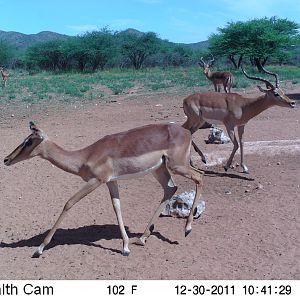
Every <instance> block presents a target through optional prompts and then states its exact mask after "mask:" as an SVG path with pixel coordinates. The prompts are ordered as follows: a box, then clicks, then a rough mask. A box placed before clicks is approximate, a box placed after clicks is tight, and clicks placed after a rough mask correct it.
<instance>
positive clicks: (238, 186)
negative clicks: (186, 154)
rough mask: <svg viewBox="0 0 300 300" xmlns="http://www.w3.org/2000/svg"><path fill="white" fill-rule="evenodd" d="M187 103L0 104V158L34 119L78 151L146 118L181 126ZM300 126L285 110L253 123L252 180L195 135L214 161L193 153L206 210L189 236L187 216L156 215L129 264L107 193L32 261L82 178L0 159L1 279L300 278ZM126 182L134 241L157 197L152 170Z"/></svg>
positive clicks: (44, 165)
mask: <svg viewBox="0 0 300 300" xmlns="http://www.w3.org/2000/svg"><path fill="white" fill-rule="evenodd" d="M299 90H300V89H298V91H297V92H299ZM182 99H183V95H174V96H166V95H163V94H159V93H157V94H152V95H151V94H149V95H134V94H131V95H125V96H124V95H123V96H118V97H113V101H116V102H112V103H104V104H100V103H90V104H89V105H84V106H81V105H78V104H77V105H76V108H75V105H69V106H64V107H52V106H44V107H38V106H37V107H35V108H34V109H33V108H31V109H27V110H26V108H20V109H18V110H16V109H15V108H12V107H9V106H5V107H1V116H2V118H1V121H0V122H1V123H0V124H1V126H0V134H1V138H2V141H1V144H0V153H1V157H2V158H4V157H5V156H6V155H7V154H9V153H10V152H11V151H12V150H13V149H14V148H15V147H16V146H17V145H18V144H19V143H20V142H21V141H23V139H24V138H25V137H26V136H27V135H28V134H29V130H28V122H29V121H30V120H35V121H37V123H38V125H39V126H40V127H41V128H42V129H44V131H45V132H46V133H47V134H48V135H49V136H50V138H52V140H54V141H55V142H57V143H58V144H59V145H61V146H63V147H64V148H66V149H69V150H74V149H78V148H80V147H83V146H85V145H88V144H90V143H92V142H94V141H95V140H97V139H98V138H100V137H102V136H104V135H105V134H110V133H115V132H118V131H122V130H126V129H129V128H133V127H136V126H140V125H144V124H148V123H157V122H166V121H174V122H178V123H180V124H182V123H183V122H184V120H185V118H184V113H183V110H182V108H181V107H182ZM96 104H97V105H96ZM298 107H299V104H298ZM12 114H13V115H14V116H13V117H11V115H12ZM299 122H300V110H299V108H297V109H294V110H292V109H284V108H278V107H277V108H271V109H269V110H268V111H265V112H264V113H262V114H261V115H259V116H258V117H256V118H255V119H254V120H251V121H250V122H249V124H248V125H247V126H246V131H245V135H244V137H245V141H246V142H249V143H246V146H245V148H246V156H245V160H246V163H247V165H248V167H249V170H250V175H245V174H242V173H240V170H239V169H237V170H230V171H229V172H228V173H224V171H223V169H222V165H221V164H218V163H220V162H222V161H224V159H226V158H227V157H228V156H229V154H230V151H231V146H232V145H231V144H230V145H205V143H204V139H205V138H207V135H208V133H209V131H208V130H203V131H201V132H200V131H198V132H197V133H196V134H195V140H196V141H197V143H198V144H199V145H201V146H202V149H203V150H204V152H205V153H206V154H207V156H208V158H209V161H208V162H209V164H208V166H204V165H203V164H201V162H200V161H199V158H198V157H197V155H196V154H195V152H193V161H194V162H195V163H196V164H197V165H198V166H199V167H201V168H203V169H204V170H206V176H205V187H204V193H203V199H204V200H205V201H206V210H205V212H204V214H203V215H202V216H201V218H200V219H198V220H195V221H194V223H193V231H192V233H191V234H190V235H189V236H188V237H186V238H185V237H184V224H185V220H184V219H179V218H172V217H163V218H159V220H158V221H157V223H156V226H155V230H154V232H153V234H152V235H151V236H150V238H149V240H148V242H147V244H146V246H145V247H141V246H137V245H131V254H130V256H129V257H123V256H122V255H121V254H120V250H121V246H122V241H121V238H120V233H119V228H118V226H117V221H116V218H115V215H114V211H113V208H112V205H111V202H110V198H109V194H108V191H107V188H106V187H105V186H103V187H100V188H98V189H97V190H96V191H94V192H93V193H92V194H90V195H89V196H87V197H86V198H84V199H83V200H82V201H81V202H79V203H78V204H77V205H75V206H74V207H73V208H72V210H71V211H70V212H69V214H68V216H67V217H66V219H65V220H64V222H63V224H62V226H61V228H60V229H59V230H58V231H57V233H56V234H55V236H54V239H53V241H52V242H51V244H50V247H48V248H47V249H46V250H45V252H44V253H43V255H42V256H41V257H40V258H39V259H34V258H31V255H32V253H33V252H34V250H35V248H36V247H37V246H38V245H39V244H40V243H41V242H42V240H43V237H44V236H45V234H46V233H47V231H48V230H49V229H50V228H51V226H52V225H53V224H54V222H55V220H56V218H57V217H58V215H59V213H60V211H61V209H62V208H63V206H64V204H65V202H66V201H67V199H68V197H70V196H72V195H73V194H74V193H75V191H77V190H78V189H79V188H80V186H81V185H82V183H83V182H82V181H81V179H80V178H79V177H76V176H74V175H70V174H67V173H65V172H63V171H61V170H60V169H57V168H55V167H53V166H52V165H51V164H50V163H49V162H47V161H44V160H41V159H39V158H34V159H32V160H30V161H26V162H22V163H19V164H17V165H14V166H12V167H6V166H4V165H3V164H1V165H0V176H1V177H0V178H1V181H0V192H1V202H0V221H1V226H0V241H1V244H0V263H1V276H0V278H1V279H300V251H299V250H300V249H299V245H300V243H299V241H300V236H299V219H300V217H299V216H300V211H299V207H300V206H299V192H300V179H299V178H300V156H299V154H300V150H299V147H300V141H299V138H300V127H299ZM258 141H260V143H257V142H258ZM272 141H276V142H274V144H273V146H274V147H272ZM218 158H219V159H220V160H218ZM238 158H239V155H237V156H236V160H237V161H238ZM216 162H217V164H216ZM175 181H176V183H177V185H178V186H179V189H178V193H181V192H183V191H189V190H191V189H193V188H194V186H193V184H192V182H190V181H189V180H186V179H183V178H181V177H178V176H175ZM119 185H120V194H121V202H122V211H123V218H124V222H125V225H126V229H127V232H128V234H129V236H130V237H135V236H138V235H140V234H141V233H142V232H143V230H144V228H145V226H146V224H147V222H148V220H149V219H150V217H151V216H152V214H153V212H154V210H155V209H156V207H157V206H158V204H159V202H160V199H161V197H162V190H161V188H160V187H159V185H158V183H157V182H156V181H155V179H154V178H153V177H152V176H151V175H147V176H145V177H143V178H140V179H136V180H131V181H121V182H119Z"/></svg>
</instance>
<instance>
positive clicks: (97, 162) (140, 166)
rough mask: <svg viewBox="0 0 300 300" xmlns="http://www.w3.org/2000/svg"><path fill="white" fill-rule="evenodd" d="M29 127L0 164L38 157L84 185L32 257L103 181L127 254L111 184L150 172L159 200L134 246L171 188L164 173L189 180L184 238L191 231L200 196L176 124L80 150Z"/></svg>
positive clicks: (186, 137) (185, 135)
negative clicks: (68, 148) (190, 199)
mask: <svg viewBox="0 0 300 300" xmlns="http://www.w3.org/2000/svg"><path fill="white" fill-rule="evenodd" d="M30 129H31V131H32V133H31V134H30V135H29V136H28V137H27V138H26V139H25V140H24V141H23V142H22V143H21V144H20V145H19V146H18V147H17V148H16V149H15V150H14V151H13V152H12V153H11V154H10V155H8V156H7V157H6V158H5V159H4V163H5V165H7V166H9V165H12V164H15V163H17V162H20V161H23V160H26V159H29V158H32V157H34V156H40V157H41V158H44V159H46V160H49V161H50V162H51V163H52V164H54V165H56V166H57V167H59V168H61V169H62V170H64V171H66V172H69V173H72V174H76V175H79V176H80V177H81V178H82V179H83V180H84V181H86V184H85V185H84V186H83V187H82V188H81V189H80V190H79V191H78V192H77V193H76V194H75V195H74V196H72V197H71V198H70V199H69V200H68V202H67V203H66V204H65V206H64V209H63V211H62V213H61V215H60V216H59V218H58V219H57V221H56V223H55V224H54V226H53V228H52V229H51V230H50V232H49V233H48V235H47V236H46V238H45V239H44V241H43V242H42V244H41V245H40V246H39V247H38V249H37V250H36V251H35V253H34V254H33V257H39V256H40V255H41V254H42V252H43V249H44V247H45V246H46V245H47V244H49V242H50V241H51V239H52V236H53V235H54V233H55V231H56V229H57V228H58V226H59V225H60V223H61V221H62V219H63V217H64V216H65V214H66V212H67V211H68V210H69V209H70V208H71V207H72V206H73V205H74V204H76V203H77V202H78V201H79V200H81V199H82V198H83V197H85V196H86V195H87V194H89V193H91V192H92V191H93V190H95V189H96V188H97V187H99V186H100V185H101V184H103V183H106V185H107V187H108V189H109V192H110V196H111V200H112V204H113V207H114V210H115V213H116V216H117V220H118V223H119V227H120V231H121V235H122V239H123V251H122V254H123V255H125V256H127V255H129V252H130V251H129V248H128V244H129V239H128V236H127V234H126V231H125V228H124V223H123V220H122V215H121V207H120V200H119V198H120V197H119V191H118V184H117V180H118V179H130V178H134V177H139V176H142V175H145V174H146V173H150V172H151V173H152V174H153V175H154V177H155V178H156V179H157V181H158V182H159V183H160V184H161V186H162V187H163V189H164V197H163V199H162V201H161V203H160V205H159V207H158V208H157V210H156V211H155V213H154V215H153V217H152V218H151V220H150V221H149V223H148V225H147V227H146V229H145V231H144V233H143V235H142V236H141V237H140V238H139V239H138V241H137V242H138V243H139V244H142V245H144V244H145V242H146V239H147V238H148V237H149V235H150V234H151V232H152V231H153V229H154V221H155V220H156V219H157V218H158V216H159V215H160V213H161V212H162V211H163V209H164V207H165V205H166V204H167V202H168V200H169V199H170V198H171V197H172V196H173V195H174V193H175V192H176V190H177V186H176V185H175V183H174V181H173V179H172V177H171V174H170V172H172V173H174V174H178V175H182V176H184V177H186V178H190V179H191V180H193V181H194V182H195V184H196V195H195V198H194V202H193V206H192V209H191V212H190V215H189V217H188V218H187V222H186V226H185V235H187V234H189V233H190V231H191V230H192V220H193V212H194V210H195V209H196V207H197V204H198V202H199V199H200V196H201V192H202V186H203V182H202V178H203V173H202V172H201V171H199V170H197V169H194V168H193V167H191V166H190V150H191V134H190V132H189V131H188V130H186V129H184V128H182V127H181V126H179V125H176V124H160V125H158V124H157V125H148V126H144V127H139V128H135V129H132V130H129V131H126V132H122V133H117V134H113V135H108V136H105V137H104V138H102V139H100V140H98V141H97V142H95V143H94V144H92V145H90V146H88V147H86V148H83V149H81V150H77V151H66V150H64V149H62V148H61V147H59V146H58V145H56V144H55V143H54V142H52V141H51V140H50V139H49V138H48V136H47V135H46V134H45V133H44V132H43V131H42V130H41V129H39V128H37V126H36V125H35V124H34V123H33V122H30Z"/></svg>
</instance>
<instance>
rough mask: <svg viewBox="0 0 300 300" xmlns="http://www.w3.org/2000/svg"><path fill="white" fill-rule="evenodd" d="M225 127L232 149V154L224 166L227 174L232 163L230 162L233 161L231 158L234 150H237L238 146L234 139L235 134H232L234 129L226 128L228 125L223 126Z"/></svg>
mask: <svg viewBox="0 0 300 300" xmlns="http://www.w3.org/2000/svg"><path fill="white" fill-rule="evenodd" d="M225 126H226V129H227V133H228V135H229V137H230V139H231V141H232V143H233V149H232V152H231V154H230V157H229V159H228V161H227V163H226V165H225V166H224V169H225V171H226V172H227V170H228V169H229V168H230V166H231V163H232V160H233V157H234V155H235V152H236V150H237V149H238V148H239V144H238V142H237V139H236V137H235V134H234V127H231V126H228V125H225Z"/></svg>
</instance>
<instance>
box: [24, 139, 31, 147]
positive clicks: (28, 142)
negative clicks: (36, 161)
mask: <svg viewBox="0 0 300 300" xmlns="http://www.w3.org/2000/svg"><path fill="white" fill-rule="evenodd" d="M31 145H32V139H29V140H27V141H26V142H25V147H29V146H31Z"/></svg>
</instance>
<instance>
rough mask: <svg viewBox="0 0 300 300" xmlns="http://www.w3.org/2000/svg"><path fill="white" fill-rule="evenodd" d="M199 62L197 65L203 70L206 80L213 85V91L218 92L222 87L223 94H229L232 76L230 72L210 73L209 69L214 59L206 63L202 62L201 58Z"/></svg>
mask: <svg viewBox="0 0 300 300" xmlns="http://www.w3.org/2000/svg"><path fill="white" fill-rule="evenodd" d="M200 60H201V63H200V62H198V64H199V66H200V67H202V68H203V72H204V74H205V76H206V77H207V79H208V80H210V81H211V82H212V83H213V84H214V87H215V91H216V92H220V91H221V85H223V88H224V91H225V93H230V90H231V87H232V86H233V80H234V78H233V75H232V74H231V73H230V72H211V71H210V69H209V68H210V67H211V65H212V63H213V62H214V60H215V59H214V57H213V58H212V59H211V60H210V61H209V62H208V63H205V62H204V61H203V57H201V58H200Z"/></svg>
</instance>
